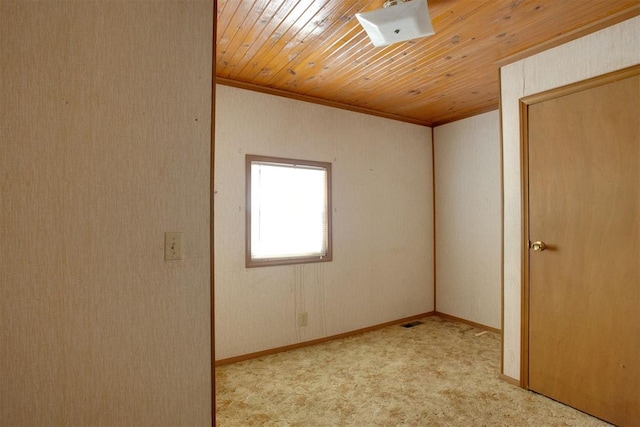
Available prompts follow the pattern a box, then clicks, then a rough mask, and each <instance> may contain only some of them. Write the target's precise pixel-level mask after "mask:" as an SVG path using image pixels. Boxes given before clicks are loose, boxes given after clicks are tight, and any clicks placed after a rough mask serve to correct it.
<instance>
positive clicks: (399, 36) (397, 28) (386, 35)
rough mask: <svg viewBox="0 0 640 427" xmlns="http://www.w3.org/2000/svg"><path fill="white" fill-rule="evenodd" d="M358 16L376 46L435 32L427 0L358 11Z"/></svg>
mask: <svg viewBox="0 0 640 427" xmlns="http://www.w3.org/2000/svg"><path fill="white" fill-rule="evenodd" d="M356 18H358V21H359V22H360V25H362V27H363V28H364V30H365V31H366V32H367V35H368V36H369V38H370V39H371V43H373V45H374V46H376V47H379V46H387V45H390V44H393V43H398V42H403V41H406V40H411V39H417V38H420V37H426V36H430V35H432V34H434V33H435V31H433V26H432V25H431V18H430V17H429V9H428V8H427V2H426V1H425V0H412V1H405V2H404V3H398V4H396V5H395V6H389V7H385V8H383V9H376V10H372V11H370V12H364V13H356Z"/></svg>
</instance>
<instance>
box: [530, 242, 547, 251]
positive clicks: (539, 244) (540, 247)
mask: <svg viewBox="0 0 640 427" xmlns="http://www.w3.org/2000/svg"><path fill="white" fill-rule="evenodd" d="M546 247H547V245H545V244H544V242H541V241H539V240H538V241H537V242H533V243H532V244H531V249H533V250H534V251H536V252H542V251H544V249H545V248H546Z"/></svg>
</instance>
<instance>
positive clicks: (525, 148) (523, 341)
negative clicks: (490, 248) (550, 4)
mask: <svg viewBox="0 0 640 427" xmlns="http://www.w3.org/2000/svg"><path fill="white" fill-rule="evenodd" d="M638 74H640V64H638V65H634V66H632V67H628V68H623V69H621V70H618V71H613V72H611V73H607V74H603V75H600V76H596V77H593V78H590V79H587V80H583V81H580V82H576V83H572V84H569V85H566V86H562V87H559V88H555V89H551V90H548V91H544V92H540V93H537V94H533V95H529V96H526V97H524V98H521V99H520V105H519V109H520V166H521V168H520V170H521V177H520V178H521V179H520V181H521V185H522V248H521V262H522V280H521V283H522V289H521V301H520V315H521V319H520V387H522V388H524V389H526V390H529V267H530V265H529V255H530V250H529V246H530V242H529V121H528V116H529V106H531V105H534V104H538V103H540V102H544V101H548V100H550V99H554V98H560V97H562V96H565V95H570V94H573V93H576V92H580V91H583V90H587V89H592V88H594V87H598V86H602V85H605V84H608V83H612V82H615V81H618V80H624V79H626V78H628V77H633V76H636V75H638Z"/></svg>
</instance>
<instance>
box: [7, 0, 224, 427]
mask: <svg viewBox="0 0 640 427" xmlns="http://www.w3.org/2000/svg"><path fill="white" fill-rule="evenodd" d="M212 9H213V8H212V4H211V2H210V1H207V0H201V1H189V2H155V1H153V2H152V1H135V2H133V1H131V2H120V1H91V2H83V1H76V2H49V1H43V2H32V1H29V2H27V1H17V2H13V1H2V2H0V55H1V61H0V123H1V124H2V127H1V130H0V132H1V133H0V144H1V145H0V150H1V151H0V174H1V181H0V190H1V192H0V220H1V222H0V378H1V380H0V425H3V426H21V425H22V426H40V425H75V426H89V425H110V426H124V425H131V426H133V425H135V426H142V425H153V426H159V425H193V426H195V425H207V424H209V425H210V422H211V421H210V419H211V405H210V402H211V400H210V399H211V391H210V388H211V381H210V303H209V301H210V300H209V286H210V285H209V276H210V273H209V269H210V261H209V259H210V256H209V170H210V162H209V156H210V133H211V131H210V123H211V119H210V117H211V114H210V110H211V71H212V70H211V63H212V54H211V51H212V32H213V30H212V22H213V12H212ZM165 231H182V232H183V233H184V239H185V242H184V252H185V259H184V260H183V261H172V262H166V261H164V260H163V238H164V237H163V234H164V232H165Z"/></svg>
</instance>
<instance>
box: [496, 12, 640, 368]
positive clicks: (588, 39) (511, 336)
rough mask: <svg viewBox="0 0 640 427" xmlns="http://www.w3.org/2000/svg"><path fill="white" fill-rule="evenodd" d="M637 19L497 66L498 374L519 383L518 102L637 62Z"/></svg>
mask: <svg viewBox="0 0 640 427" xmlns="http://www.w3.org/2000/svg"><path fill="white" fill-rule="evenodd" d="M639 29H640V17H636V18H632V19H629V20H627V21H624V22H622V23H620V24H617V25H614V26H612V27H609V28H605V29H604V30H601V31H598V32H596V33H593V34H590V35H588V36H585V37H582V38H580V39H578V40H574V41H572V42H570V43H566V44H564V45H561V46H558V47H556V48H553V49H550V50H548V51H545V52H542V53H539V54H537V55H534V56H531V57H529V58H526V59H523V60H521V61H518V62H515V63H513V64H509V65H507V66H505V67H502V68H501V70H500V73H501V105H502V141H503V142H502V143H503V152H502V155H503V190H504V230H503V232H504V295H503V298H504V331H503V332H504V354H503V361H504V372H503V373H504V374H505V375H507V376H509V377H512V378H516V379H518V378H520V317H521V313H520V303H521V287H522V258H521V257H522V251H523V248H524V244H525V243H524V242H523V241H522V188H521V169H520V159H521V154H520V118H519V99H520V98H522V97H524V96H528V95H533V94H536V93H540V92H544V91H546V90H549V89H554V88H557V87H562V86H565V85H568V84H571V83H575V82H579V81H581V80H585V79H588V78H591V77H596V76H599V75H602V74H605V73H608V72H612V71H616V70H619V69H622V68H626V67H630V66H632V65H636V64H638V63H640V31H639Z"/></svg>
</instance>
